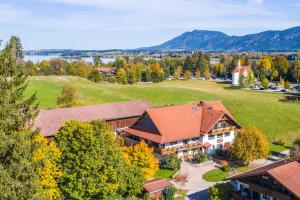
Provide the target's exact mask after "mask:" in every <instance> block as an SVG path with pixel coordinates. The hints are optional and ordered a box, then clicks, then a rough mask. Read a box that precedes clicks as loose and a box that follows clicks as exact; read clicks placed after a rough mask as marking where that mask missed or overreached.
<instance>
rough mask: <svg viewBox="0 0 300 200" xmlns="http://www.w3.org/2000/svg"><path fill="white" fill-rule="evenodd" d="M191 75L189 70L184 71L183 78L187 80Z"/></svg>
mask: <svg viewBox="0 0 300 200" xmlns="http://www.w3.org/2000/svg"><path fill="white" fill-rule="evenodd" d="M191 77H192V75H191V72H190V71H185V73H184V79H185V80H189V79H191Z"/></svg>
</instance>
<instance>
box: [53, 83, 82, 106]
mask: <svg viewBox="0 0 300 200" xmlns="http://www.w3.org/2000/svg"><path fill="white" fill-rule="evenodd" d="M76 96H77V89H76V88H75V87H74V86H72V85H65V86H64V87H63V89H62V91H61V94H60V95H59V96H58V97H57V105H62V106H66V107H70V106H73V105H75V104H76Z"/></svg>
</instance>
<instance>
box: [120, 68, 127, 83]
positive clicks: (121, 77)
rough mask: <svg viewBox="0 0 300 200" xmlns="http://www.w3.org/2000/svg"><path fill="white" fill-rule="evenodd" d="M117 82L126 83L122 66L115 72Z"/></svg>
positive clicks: (125, 75)
mask: <svg viewBox="0 0 300 200" xmlns="http://www.w3.org/2000/svg"><path fill="white" fill-rule="evenodd" d="M117 82H118V83H120V84H127V82H128V81H127V74H126V71H125V69H124V68H120V69H119V70H118V72H117Z"/></svg>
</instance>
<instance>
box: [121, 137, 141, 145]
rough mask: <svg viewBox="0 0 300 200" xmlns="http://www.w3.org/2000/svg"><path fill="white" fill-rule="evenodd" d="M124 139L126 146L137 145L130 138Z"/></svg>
mask: <svg viewBox="0 0 300 200" xmlns="http://www.w3.org/2000/svg"><path fill="white" fill-rule="evenodd" d="M123 139H124V144H125V145H126V146H134V145H136V144H137V143H139V142H138V141H136V140H134V139H131V138H128V137H123Z"/></svg>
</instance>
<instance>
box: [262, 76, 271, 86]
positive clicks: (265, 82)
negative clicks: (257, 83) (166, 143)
mask: <svg viewBox="0 0 300 200" xmlns="http://www.w3.org/2000/svg"><path fill="white" fill-rule="evenodd" d="M269 85H270V83H269V80H268V79H267V78H264V79H263V80H262V82H261V86H262V87H264V88H268V87H269Z"/></svg>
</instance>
